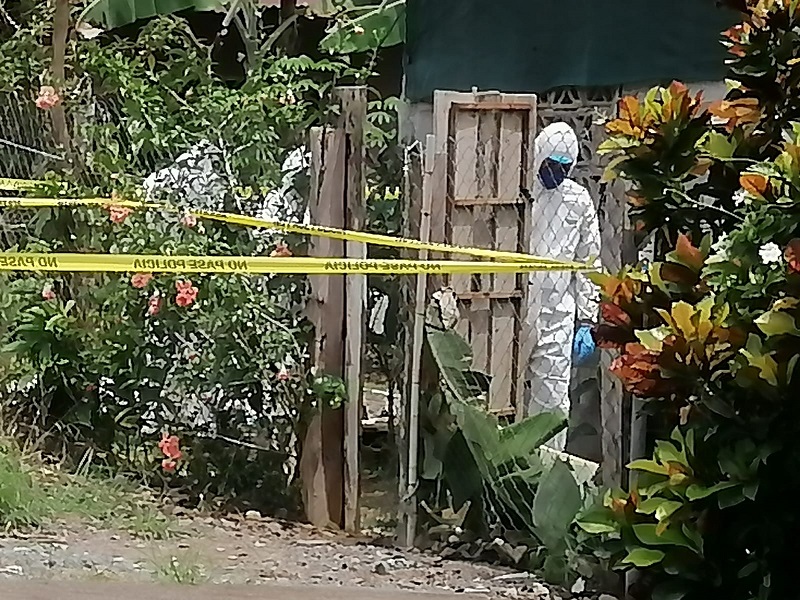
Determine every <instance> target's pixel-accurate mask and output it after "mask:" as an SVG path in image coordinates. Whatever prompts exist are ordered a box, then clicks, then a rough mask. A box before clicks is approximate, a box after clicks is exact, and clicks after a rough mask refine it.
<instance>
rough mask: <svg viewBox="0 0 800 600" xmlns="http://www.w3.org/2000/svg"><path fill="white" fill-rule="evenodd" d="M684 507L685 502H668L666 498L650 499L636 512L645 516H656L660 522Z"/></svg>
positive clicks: (640, 505) (641, 504)
mask: <svg viewBox="0 0 800 600" xmlns="http://www.w3.org/2000/svg"><path fill="white" fill-rule="evenodd" d="M682 507H683V502H678V501H676V500H667V499H666V498H648V499H647V500H645V501H643V502H642V503H640V504H639V506H638V508H637V509H636V512H638V513H642V514H645V515H652V514H655V516H656V519H658V521H659V522H660V521H663V520H664V519H667V518H669V517H670V515H672V513H674V512H675V511H676V510H678V509H680V508H682Z"/></svg>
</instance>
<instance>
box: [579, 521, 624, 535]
mask: <svg viewBox="0 0 800 600" xmlns="http://www.w3.org/2000/svg"><path fill="white" fill-rule="evenodd" d="M577 524H578V527H580V528H581V529H583V530H584V531H585V532H586V533H591V534H593V535H598V534H601V533H614V532H615V531H617V530H618V529H619V527H617V526H615V525H612V524H610V523H593V522H591V521H577Z"/></svg>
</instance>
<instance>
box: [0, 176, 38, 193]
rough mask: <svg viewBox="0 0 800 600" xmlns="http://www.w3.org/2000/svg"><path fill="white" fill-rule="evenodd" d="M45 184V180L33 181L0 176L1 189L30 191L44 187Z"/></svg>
mask: <svg viewBox="0 0 800 600" xmlns="http://www.w3.org/2000/svg"><path fill="white" fill-rule="evenodd" d="M44 184H45V182H44V181H33V180H30V179H9V178H7V177H0V190H3V191H6V192H30V191H32V190H35V189H38V188H40V187H42V186H43V185H44Z"/></svg>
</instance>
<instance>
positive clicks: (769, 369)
mask: <svg viewBox="0 0 800 600" xmlns="http://www.w3.org/2000/svg"><path fill="white" fill-rule="evenodd" d="M761 350H762V344H761V339H760V338H759V337H758V336H757V335H754V334H752V333H751V334H750V335H749V336H748V338H747V347H746V348H743V349H742V350H740V352H741V353H742V355H743V356H744V357H745V358H746V359H747V362H748V363H749V364H750V365H751V366H752V367H754V368H756V369H758V371H759V376H760V377H761V379H763V380H764V381H766V382H767V383H769V384H770V385H774V386H777V385H778V363H777V362H776V361H775V359H774V358H772V356H770V355H769V354H763V353H762V352H761Z"/></svg>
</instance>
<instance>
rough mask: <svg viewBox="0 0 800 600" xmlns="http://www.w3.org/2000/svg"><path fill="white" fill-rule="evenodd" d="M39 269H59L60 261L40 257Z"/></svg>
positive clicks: (51, 257)
mask: <svg viewBox="0 0 800 600" xmlns="http://www.w3.org/2000/svg"><path fill="white" fill-rule="evenodd" d="M38 262H39V267H41V268H43V269H47V268H51V269H57V268H58V259H57V258H55V257H53V256H40V257H39V261H38Z"/></svg>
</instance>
